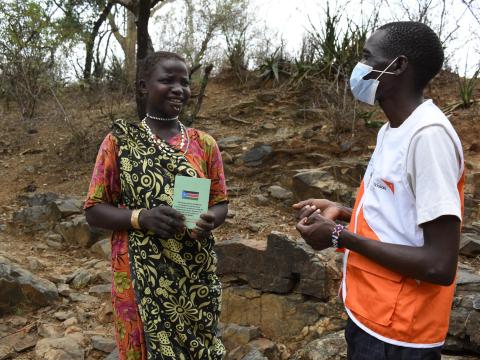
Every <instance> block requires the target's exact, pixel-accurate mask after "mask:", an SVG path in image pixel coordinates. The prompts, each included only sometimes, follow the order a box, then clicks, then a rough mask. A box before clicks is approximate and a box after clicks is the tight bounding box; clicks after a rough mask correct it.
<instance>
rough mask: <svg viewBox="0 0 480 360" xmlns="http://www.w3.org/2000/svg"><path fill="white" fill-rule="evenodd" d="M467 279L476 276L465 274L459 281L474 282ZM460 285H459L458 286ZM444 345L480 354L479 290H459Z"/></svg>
mask: <svg viewBox="0 0 480 360" xmlns="http://www.w3.org/2000/svg"><path fill="white" fill-rule="evenodd" d="M460 271H462V270H460ZM463 272H464V271H463ZM458 277H459V278H460V276H458ZM465 280H469V281H472V280H474V278H473V277H468V278H467V277H466V276H465V275H464V274H463V275H462V277H461V278H460V280H457V283H458V281H460V282H463V284H464V285H465V284H470V285H471V284H472V282H468V283H465ZM477 281H479V284H480V280H478V279H477ZM460 287H461V286H457V288H460ZM444 347H445V349H446V350H448V351H452V352H473V353H476V354H478V355H480V293H479V292H478V290H475V289H474V290H468V291H467V290H465V288H463V291H457V294H456V296H455V299H454V301H453V306H452V313H451V315H450V325H449V328H448V337H447V341H446V343H445V346H444Z"/></svg>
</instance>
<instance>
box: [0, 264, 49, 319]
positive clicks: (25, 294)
mask: <svg viewBox="0 0 480 360" xmlns="http://www.w3.org/2000/svg"><path fill="white" fill-rule="evenodd" d="M0 289H2V291H1V293H0V294H1V295H0V314H3V313H6V312H10V311H14V310H15V309H18V308H19V307H22V306H26V307H34V308H38V307H42V306H47V305H49V304H51V303H52V302H54V301H55V300H57V299H58V291H57V287H56V286H55V284H54V283H52V282H50V281H48V280H45V279H42V278H40V277H37V276H35V275H33V274H32V273H31V272H29V271H28V270H25V269H23V268H22V267H20V265H18V264H16V263H14V262H12V261H10V260H8V259H7V258H5V257H3V256H0Z"/></svg>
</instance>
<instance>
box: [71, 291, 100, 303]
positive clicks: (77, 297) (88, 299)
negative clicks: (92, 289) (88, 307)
mask: <svg viewBox="0 0 480 360" xmlns="http://www.w3.org/2000/svg"><path fill="white" fill-rule="evenodd" d="M69 299H70V300H72V301H74V302H80V303H97V302H99V300H98V299H97V298H96V297H94V296H90V295H86V294H79V293H73V292H72V293H71V294H70V295H69Z"/></svg>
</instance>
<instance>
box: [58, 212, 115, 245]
mask: <svg viewBox="0 0 480 360" xmlns="http://www.w3.org/2000/svg"><path fill="white" fill-rule="evenodd" d="M55 230H56V231H57V232H58V233H59V234H61V235H62V237H63V239H64V241H65V242H66V243H67V244H69V245H80V246H82V247H90V246H91V245H93V244H94V243H95V242H97V241H98V240H99V239H101V238H105V237H106V236H108V235H109V234H110V232H109V231H107V230H103V229H98V228H91V227H90V225H88V223H87V220H86V219H85V216H84V215H76V216H73V217H72V218H70V219H68V220H65V221H62V222H61V223H59V224H58V225H57V227H56V228H55Z"/></svg>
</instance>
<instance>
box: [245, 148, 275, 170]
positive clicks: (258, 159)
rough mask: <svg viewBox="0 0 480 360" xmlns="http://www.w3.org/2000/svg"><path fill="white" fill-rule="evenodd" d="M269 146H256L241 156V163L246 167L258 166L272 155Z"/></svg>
mask: <svg viewBox="0 0 480 360" xmlns="http://www.w3.org/2000/svg"><path fill="white" fill-rule="evenodd" d="M272 151H273V150H272V147H271V146H270V145H265V144H261V145H256V146H255V147H253V148H252V149H250V150H249V151H247V152H246V153H245V154H244V155H243V161H244V163H245V165H247V166H258V165H261V164H262V163H263V161H264V160H265V159H266V158H267V157H268V155H270V154H271V153H272Z"/></svg>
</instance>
